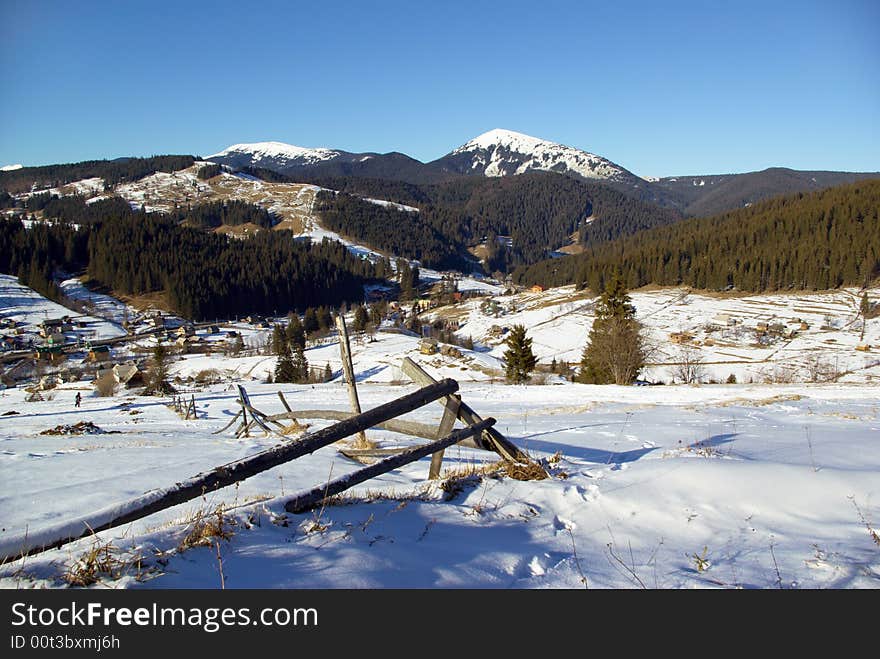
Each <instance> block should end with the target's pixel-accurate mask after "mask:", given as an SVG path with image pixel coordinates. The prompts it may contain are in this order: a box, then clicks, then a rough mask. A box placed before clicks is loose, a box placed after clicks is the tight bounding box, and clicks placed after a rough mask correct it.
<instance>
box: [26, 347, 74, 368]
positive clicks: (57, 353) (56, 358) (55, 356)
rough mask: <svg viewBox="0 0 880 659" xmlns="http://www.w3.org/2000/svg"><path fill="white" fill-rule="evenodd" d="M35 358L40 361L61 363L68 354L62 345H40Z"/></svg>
mask: <svg viewBox="0 0 880 659" xmlns="http://www.w3.org/2000/svg"><path fill="white" fill-rule="evenodd" d="M34 359H36V360H37V361H38V362H49V363H50V364H60V363H61V362H63V361H64V360H65V359H67V355H66V354H64V352H63V351H62V350H61V346H59V345H55V346H40V347H38V348H37V349H36V351H35V352H34Z"/></svg>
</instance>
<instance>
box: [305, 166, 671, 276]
mask: <svg viewBox="0 0 880 659" xmlns="http://www.w3.org/2000/svg"><path fill="white" fill-rule="evenodd" d="M314 182H315V183H316V184H318V185H322V186H324V187H328V188H332V189H337V190H341V191H343V192H347V193H351V195H346V194H340V195H333V194H332V193H324V194H322V195H319V204H318V205H317V206H316V210H317V211H318V212H319V213H320V215H321V218H322V221H323V222H324V223H325V224H326V225H327V226H328V228H331V229H333V230H334V231H338V232H340V233H344V234H346V235H349V236H351V237H352V238H355V239H358V240H362V241H364V242H366V243H368V244H370V245H372V246H374V247H377V248H380V249H386V250H389V251H394V252H396V253H398V254H400V255H402V256H406V257H408V258H415V259H420V260H422V262H423V263H424V264H425V265H428V266H431V267H440V268H451V267H459V266H457V265H456V263H460V262H461V261H462V260H463V259H466V258H467V249H468V248H469V247H474V246H476V245H479V244H482V243H486V244H487V248H488V252H489V263H488V267H489V269H490V270H491V271H495V270H500V271H502V272H506V271H507V270H509V269H511V268H512V267H515V266H517V265H520V264H528V263H533V262H535V261H538V260H540V259H542V258H547V257H548V256H550V254H551V253H552V252H553V251H554V250H556V249H557V248H559V247H561V246H562V245H565V244H566V243H567V242H568V241H569V240H570V237H571V236H572V234H575V233H576V232H579V235H580V238H581V241H584V242H586V243H587V244H592V243H594V242H598V241H603V240H610V239H613V238H617V237H618V236H622V235H629V234H631V233H634V232H635V231H639V230H642V229H645V228H650V227H654V226H661V225H664V224H669V223H671V222H674V221H676V220H678V219H680V216H679V215H678V214H677V213H676V212H674V211H671V210H668V209H661V208H658V207H656V206H653V205H651V204H647V203H644V202H640V201H637V200H634V199H632V198H631V197H628V196H626V195H624V194H622V193H620V192H617V191H615V190H613V189H611V188H608V187H607V186H604V185H601V184H598V183H592V182H589V181H583V180H580V179H576V178H572V177H567V176H561V175H558V174H551V173H529V174H523V175H520V176H510V177H496V178H482V177H468V178H463V179H458V180H455V181H451V182H447V183H443V184H438V185H413V184H408V183H400V182H394V181H383V180H376V179H357V178H328V179H316V180H315V181H314ZM352 195H359V196H363V197H372V198H378V199H386V200H389V201H394V202H398V203H402V204H407V205H411V206H415V207H417V208H418V209H419V211H420V212H419V213H418V214H416V213H407V212H404V211H399V210H394V209H389V208H386V207H381V206H377V205H376V204H371V203H368V202H363V201H360V200H357V199H356V198H355V197H353V196H352ZM588 219H590V221H589V222H587V221H586V220H588ZM495 236H509V237H510V238H511V239H512V241H511V242H512V246H510V247H508V246H507V245H506V244H505V243H504V242H498V241H496V240H494V237H495Z"/></svg>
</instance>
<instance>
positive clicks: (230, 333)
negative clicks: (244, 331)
mask: <svg viewBox="0 0 880 659" xmlns="http://www.w3.org/2000/svg"><path fill="white" fill-rule="evenodd" d="M237 337H238V332H236V331H235V330H229V331H228V332H226V338H227V339H235V338H237Z"/></svg>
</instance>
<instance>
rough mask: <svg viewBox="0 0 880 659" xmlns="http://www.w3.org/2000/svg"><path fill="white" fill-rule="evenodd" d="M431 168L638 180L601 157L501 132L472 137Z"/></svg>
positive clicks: (488, 172)
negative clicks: (530, 172)
mask: <svg viewBox="0 0 880 659" xmlns="http://www.w3.org/2000/svg"><path fill="white" fill-rule="evenodd" d="M431 164H433V165H439V166H441V167H442V168H443V169H444V170H445V171H448V172H454V173H457V174H481V175H483V176H509V175H513V174H523V173H525V172H528V171H532V170H541V171H550V172H557V173H560V174H577V175H579V176H582V177H584V178H588V179H600V180H605V181H615V182H620V183H631V182H636V181H639V180H640V179H639V178H638V177H637V176H636V175H635V174H633V173H632V172H629V171H627V170H626V169H624V168H623V167H621V166H620V165H616V164H615V163H613V162H611V161H610V160H608V159H607V158H603V157H602V156H597V155H595V154H593V153H588V152H587V151H581V150H580V149H575V148H574V147H570V146H565V145H564V144H557V143H555V142H549V141H547V140H542V139H539V138H537V137H531V136H530V135H523V134H522V133H517V132H514V131H512V130H504V129H501V128H496V129H494V130H490V131H489V132H487V133H483V134H482V135H479V136H478V137H475V138H474V139H472V140H470V141H469V142H467V143H465V144H463V145H462V146H460V147H458V148H457V149H455V151H453V152H452V153H450V154H449V155H446V156H444V157H443V158H440V159H439V160H435V161H434V162H433V163H431Z"/></svg>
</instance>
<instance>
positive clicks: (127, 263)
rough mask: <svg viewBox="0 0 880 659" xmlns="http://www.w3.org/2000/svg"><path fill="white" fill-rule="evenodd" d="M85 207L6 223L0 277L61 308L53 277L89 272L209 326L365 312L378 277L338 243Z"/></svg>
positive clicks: (0, 232) (1, 231) (1, 228)
mask: <svg viewBox="0 0 880 659" xmlns="http://www.w3.org/2000/svg"><path fill="white" fill-rule="evenodd" d="M80 203H81V205H77V204H75V203H68V202H65V203H64V204H63V205H62V206H61V208H62V211H63V212H62V213H61V215H60V217H59V220H60V221H59V222H53V223H48V222H34V223H33V224H32V225H31V227H30V228H25V224H24V223H23V222H22V221H21V220H19V219H15V220H7V221H2V222H0V272H4V273H8V274H14V275H17V276H18V277H19V278H20V279H21V281H22V283H23V284H25V285H28V286H31V287H32V288H34V289H35V290H37V291H38V292H39V293H41V294H43V295H45V296H46V297H49V298H51V299H59V298H60V296H61V292H60V290H58V288H57V286H56V284H55V283H54V281H55V275H56V273H57V272H59V271H61V272H64V273H77V272H82V271H83V270H85V271H86V273H87V274H88V276H89V277H90V278H91V279H92V280H94V281H95V282H96V283H98V284H102V285H104V286H107V287H109V288H110V289H112V290H113V291H114V292H116V293H118V294H123V295H137V294H142V293H151V292H157V291H164V292H165V293H166V294H167V297H168V302H169V304H170V307H171V308H172V309H173V310H174V311H175V312H177V313H178V314H180V315H182V316H184V317H187V318H192V319H194V320H205V319H211V318H229V317H235V316H239V315H241V314H246V313H259V314H270V313H284V312H286V311H288V310H300V311H302V310H305V309H306V308H308V307H318V306H321V305H333V306H338V305H340V304H341V303H343V302H360V301H362V300H363V285H364V284H365V283H369V282H371V281H373V280H374V276H375V274H376V271H377V268H376V266H374V265H373V264H372V263H370V262H369V261H364V260H361V259H359V258H357V257H355V256H353V255H352V254H351V253H350V252H349V251H348V250H347V249H345V247H344V246H343V245H341V244H339V243H337V242H335V241H327V240H325V241H323V242H321V243H317V244H311V243H309V242H307V241H306V242H303V241H296V240H293V239H292V237H291V235H290V234H289V233H288V232H273V231H260V232H258V233H257V234H256V235H255V236H253V237H252V238H248V239H246V240H240V239H236V238H229V237H227V236H222V235H218V234H215V233H210V232H206V231H203V230H199V229H195V228H192V227H187V226H183V225H181V224H180V222H179V217H178V216H177V215H163V214H155V213H154V214H150V215H147V214H146V213H143V212H142V211H138V210H132V209H131V208H130V207H128V205H127V204H125V205H124V207H123V206H121V205H118V202H113V201H111V200H107V202H106V203H107V204H108V205H111V206H112V205H113V204H117V210H118V211H119V212H118V214H116V215H115V216H114V217H107V216H106V215H107V213H106V212H105V211H106V209H105V208H102V207H101V206H99V204H104V203H105V202H96V203H95V204H89V205H86V204H85V203H84V201H82V200H80ZM96 206H97V208H94V207H96ZM383 265H384V267H385V268H387V264H383Z"/></svg>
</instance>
